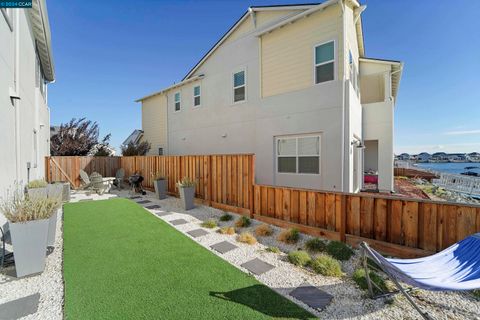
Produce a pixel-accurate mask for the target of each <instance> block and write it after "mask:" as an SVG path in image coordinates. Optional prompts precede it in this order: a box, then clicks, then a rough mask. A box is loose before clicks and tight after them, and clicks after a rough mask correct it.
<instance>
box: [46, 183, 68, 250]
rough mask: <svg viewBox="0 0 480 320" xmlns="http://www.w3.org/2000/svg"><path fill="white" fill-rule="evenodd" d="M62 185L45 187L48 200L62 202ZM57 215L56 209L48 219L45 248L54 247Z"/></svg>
mask: <svg viewBox="0 0 480 320" xmlns="http://www.w3.org/2000/svg"><path fill="white" fill-rule="evenodd" d="M64 185H65V184H64V183H53V184H49V185H47V194H48V198H53V199H57V200H58V202H59V203H61V202H63V201H64ZM57 214H58V208H57V209H56V210H54V212H53V214H52V215H51V216H50V218H49V219H48V237H47V247H49V248H52V249H53V247H54V246H55V236H56V234H57Z"/></svg>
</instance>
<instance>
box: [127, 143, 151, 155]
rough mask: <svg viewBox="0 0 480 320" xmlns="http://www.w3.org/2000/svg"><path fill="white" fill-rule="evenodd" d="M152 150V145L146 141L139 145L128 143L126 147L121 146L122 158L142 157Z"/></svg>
mask: <svg viewBox="0 0 480 320" xmlns="http://www.w3.org/2000/svg"><path fill="white" fill-rule="evenodd" d="M151 148H152V145H151V144H150V142H148V141H142V142H139V143H133V142H130V143H129V144H127V145H126V146H125V145H123V146H122V147H121V149H122V156H144V155H146V154H147V152H148V151H150V149H151Z"/></svg>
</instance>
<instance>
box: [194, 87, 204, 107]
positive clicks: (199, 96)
mask: <svg viewBox="0 0 480 320" xmlns="http://www.w3.org/2000/svg"><path fill="white" fill-rule="evenodd" d="M196 87H199V88H200V94H198V95H195V88H196ZM196 97H198V98H200V104H198V105H195V98H196ZM192 100H193V101H192V102H193V103H192V105H193V107H192V108H200V107H201V106H202V85H201V84H198V85H194V86H193V99H192Z"/></svg>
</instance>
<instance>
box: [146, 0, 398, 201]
mask: <svg viewBox="0 0 480 320" xmlns="http://www.w3.org/2000/svg"><path fill="white" fill-rule="evenodd" d="M345 3H346V4H345ZM364 9H365V7H364V6H360V5H359V3H358V2H357V1H345V2H343V1H335V0H329V1H326V2H324V3H322V4H302V5H279V6H255V7H250V8H249V9H248V10H247V12H245V13H244V15H243V16H242V17H241V18H240V19H239V20H238V21H237V22H236V23H235V24H234V25H233V26H232V28H231V29H230V30H228V31H227V33H225V35H224V36H223V37H222V38H221V39H220V40H219V41H218V42H217V43H216V44H215V45H214V46H213V47H212V48H211V49H210V51H208V52H207V54H206V55H205V56H204V57H203V58H202V59H201V60H200V61H199V62H198V63H197V64H196V65H195V66H194V67H193V68H192V69H191V70H190V71H189V72H188V73H187V75H186V76H185V77H184V78H183V80H182V81H181V82H179V83H177V84H175V85H172V86H170V87H168V88H165V89H162V90H160V91H158V92H155V93H152V94H149V95H147V96H145V97H143V98H140V99H138V100H137V101H138V102H141V103H142V130H143V131H144V139H146V140H148V141H149V142H151V144H152V149H151V151H150V154H157V150H158V149H159V148H162V149H163V150H165V153H166V154H178V155H184V154H222V153H254V154H255V155H256V162H255V169H256V172H255V174H256V182H257V183H262V184H270V185H282V186H292V187H303V188H315V189H324V190H339V191H350V192H356V191H358V190H360V188H361V187H362V180H363V171H364V167H365V168H369V169H370V170H373V171H375V172H378V181H379V183H378V187H379V189H380V190H382V191H392V190H393V112H394V105H395V101H396V97H397V91H398V87H399V82H400V77H401V73H402V63H401V62H398V61H390V60H381V59H371V58H367V57H366V56H365V48H364V41H363V37H364V36H363V29H362V18H361V13H362V12H363V10H364ZM362 159H364V160H362ZM363 162H364V163H365V165H364V164H363Z"/></svg>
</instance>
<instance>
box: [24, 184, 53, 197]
mask: <svg viewBox="0 0 480 320" xmlns="http://www.w3.org/2000/svg"><path fill="white" fill-rule="evenodd" d="M27 192H28V196H29V197H31V198H34V197H35V198H46V197H48V189H47V187H44V188H28V189H27Z"/></svg>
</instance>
